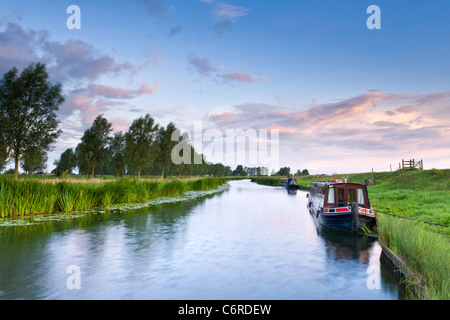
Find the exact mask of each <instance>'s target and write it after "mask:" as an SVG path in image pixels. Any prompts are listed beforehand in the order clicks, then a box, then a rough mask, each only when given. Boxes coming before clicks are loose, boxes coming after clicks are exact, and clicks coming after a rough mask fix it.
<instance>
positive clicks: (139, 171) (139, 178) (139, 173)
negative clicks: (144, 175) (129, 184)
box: [138, 168, 141, 181]
mask: <svg viewBox="0 0 450 320" xmlns="http://www.w3.org/2000/svg"><path fill="white" fill-rule="evenodd" d="M139 180H141V168H139V169H138V181H139Z"/></svg>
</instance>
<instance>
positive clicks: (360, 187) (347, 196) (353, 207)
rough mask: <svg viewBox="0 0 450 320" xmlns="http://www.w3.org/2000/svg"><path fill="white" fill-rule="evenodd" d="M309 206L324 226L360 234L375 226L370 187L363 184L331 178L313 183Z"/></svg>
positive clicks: (317, 221)
mask: <svg viewBox="0 0 450 320" xmlns="http://www.w3.org/2000/svg"><path fill="white" fill-rule="evenodd" d="M307 197H308V209H309V212H310V213H311V215H312V216H313V218H314V220H315V221H316V224H318V225H319V226H321V227H325V228H329V229H335V230H340V231H347V232H353V233H358V232H360V231H361V228H362V226H363V225H365V226H366V227H367V228H370V229H372V228H373V227H374V226H375V225H376V217H375V211H374V210H373V209H372V207H371V206H370V202H369V196H368V193H367V188H366V186H365V185H364V184H361V183H347V182H343V181H342V180H330V181H320V182H313V183H311V186H310V190H309V193H308V194H307Z"/></svg>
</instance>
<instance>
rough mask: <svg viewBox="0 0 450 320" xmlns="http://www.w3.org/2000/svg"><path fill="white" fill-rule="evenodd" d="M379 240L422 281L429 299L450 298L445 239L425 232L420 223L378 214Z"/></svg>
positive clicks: (449, 262)
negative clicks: (405, 262)
mask: <svg viewBox="0 0 450 320" xmlns="http://www.w3.org/2000/svg"><path fill="white" fill-rule="evenodd" d="M377 228H378V232H379V240H380V242H381V243H382V244H384V245H386V246H387V247H389V248H390V249H391V250H392V251H394V252H395V253H396V254H397V255H398V256H399V257H401V258H402V259H403V260H404V261H407V263H408V266H409V267H410V268H411V269H412V270H413V272H414V273H416V274H417V275H419V277H420V278H422V279H423V285H424V287H425V292H423V293H422V294H423V296H422V297H414V296H413V297H412V298H422V299H426V300H448V299H450V247H449V245H448V241H447V240H446V239H445V236H443V235H440V234H437V233H435V232H431V231H429V230H427V229H424V228H423V227H422V226H421V225H420V224H419V223H417V222H415V221H411V220H406V219H398V218H394V217H390V216H387V215H383V214H379V215H378V226H377Z"/></svg>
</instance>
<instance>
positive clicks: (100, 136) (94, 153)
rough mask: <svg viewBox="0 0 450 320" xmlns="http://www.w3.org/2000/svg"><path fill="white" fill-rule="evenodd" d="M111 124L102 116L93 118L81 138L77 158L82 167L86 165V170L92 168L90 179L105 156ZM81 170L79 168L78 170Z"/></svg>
mask: <svg viewBox="0 0 450 320" xmlns="http://www.w3.org/2000/svg"><path fill="white" fill-rule="evenodd" d="M111 130H112V129H111V123H109V122H108V120H106V119H105V118H104V117H103V115H99V116H98V117H97V118H95V120H94V123H93V124H92V127H90V128H89V129H87V130H86V131H85V132H84V135H83V136H82V137H81V143H80V144H81V146H80V145H79V148H78V147H77V149H78V153H79V154H78V157H80V158H79V162H81V163H82V165H83V167H84V166H85V165H86V164H87V170H88V171H89V169H90V168H92V174H91V176H92V178H94V175H95V167H96V165H97V164H99V163H100V162H101V161H102V160H103V158H104V155H105V154H106V147H107V145H108V143H109V141H110V139H111V138H110V137H109V134H110V132H111ZM80 170H81V168H80Z"/></svg>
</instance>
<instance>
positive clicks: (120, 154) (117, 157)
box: [109, 132, 126, 178]
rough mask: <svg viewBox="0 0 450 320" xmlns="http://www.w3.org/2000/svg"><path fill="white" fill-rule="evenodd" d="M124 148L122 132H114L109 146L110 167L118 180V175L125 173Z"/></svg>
mask: <svg viewBox="0 0 450 320" xmlns="http://www.w3.org/2000/svg"><path fill="white" fill-rule="evenodd" d="M125 148H126V140H125V135H124V134H123V133H122V132H116V133H115V134H114V137H113V138H112V139H111V143H110V145H109V152H110V155H111V166H112V168H113V169H114V172H115V173H116V178H119V174H120V173H121V172H123V171H125Z"/></svg>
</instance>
